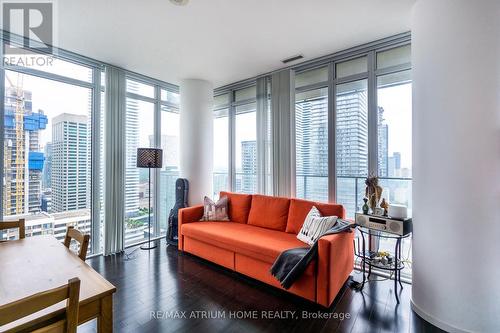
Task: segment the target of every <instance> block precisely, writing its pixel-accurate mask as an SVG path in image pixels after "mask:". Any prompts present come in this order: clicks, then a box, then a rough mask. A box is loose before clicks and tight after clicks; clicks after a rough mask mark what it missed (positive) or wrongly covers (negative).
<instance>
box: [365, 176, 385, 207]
mask: <svg viewBox="0 0 500 333" xmlns="http://www.w3.org/2000/svg"><path fill="white" fill-rule="evenodd" d="M365 184H366V190H365V197H367V198H368V200H369V201H368V202H369V204H368V206H369V207H370V208H371V210H372V212H374V211H375V208H377V206H378V203H379V202H380V197H381V196H382V187H380V186H379V185H378V177H368V178H366V180H365Z"/></svg>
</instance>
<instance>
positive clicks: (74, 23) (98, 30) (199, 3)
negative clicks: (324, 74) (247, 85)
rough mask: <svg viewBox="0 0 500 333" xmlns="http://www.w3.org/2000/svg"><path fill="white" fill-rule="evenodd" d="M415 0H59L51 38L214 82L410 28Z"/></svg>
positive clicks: (168, 74)
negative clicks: (176, 1)
mask: <svg viewBox="0 0 500 333" xmlns="http://www.w3.org/2000/svg"><path fill="white" fill-rule="evenodd" d="M414 2H415V0H302V1H298V0H190V2H189V4H188V5H187V6H185V7H181V6H175V5H173V4H171V3H170V1H169V0H142V1H141V0H59V1H58V3H57V6H58V12H59V15H58V16H57V17H58V18H59V19H58V26H59V29H58V32H59V33H58V45H59V46H60V47H62V48H64V49H66V50H69V51H73V52H76V53H79V54H83V55H86V56H89V57H91V58H94V59H97V60H101V61H104V62H107V63H111V64H114V65H117V66H120V67H123V68H126V69H129V70H132V71H135V72H138V73H141V74H145V75H148V76H151V77H154V78H157V79H161V80H164V81H167V82H171V83H175V84H178V83H179V80H180V79H183V78H199V79H206V80H209V81H212V82H213V84H214V86H215V87H218V86H221V85H224V84H228V83H231V82H234V81H238V80H242V79H245V78H248V77H252V76H255V75H258V74H261V73H265V72H268V71H271V70H275V69H278V68H280V67H283V66H284V65H283V64H282V63H281V60H282V59H284V58H287V57H289V56H292V55H296V54H299V53H300V54H303V55H304V56H305V59H304V60H308V59H312V58H315V57H318V56H322V55H325V54H329V53H333V52H336V51H340V50H343V49H346V48H349V47H352V46H356V45H359V44H362V43H366V42H369V41H373V40H376V39H379V38H383V37H387V36H390V35H394V34H397V33H400V32H404V31H408V30H409V29H410V11H411V6H412V5H413V3H414Z"/></svg>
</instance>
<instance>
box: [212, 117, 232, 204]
mask: <svg viewBox="0 0 500 333" xmlns="http://www.w3.org/2000/svg"><path fill="white" fill-rule="evenodd" d="M228 115H229V110H228V109H222V110H217V111H215V112H214V171H213V191H214V193H213V197H214V198H216V197H218V196H219V193H220V191H225V190H228V189H229V166H228V163H229V116H228Z"/></svg>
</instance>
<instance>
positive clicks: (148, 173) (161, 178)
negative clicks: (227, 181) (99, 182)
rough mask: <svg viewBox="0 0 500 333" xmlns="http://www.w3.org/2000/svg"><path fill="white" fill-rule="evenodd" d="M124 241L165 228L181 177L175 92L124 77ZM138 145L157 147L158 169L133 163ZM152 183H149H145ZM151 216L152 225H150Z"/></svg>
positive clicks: (177, 101) (153, 233) (146, 236)
mask: <svg viewBox="0 0 500 333" xmlns="http://www.w3.org/2000/svg"><path fill="white" fill-rule="evenodd" d="M126 82H127V98H126V118H125V123H126V125H125V127H126V129H125V132H126V134H125V136H126V139H125V155H126V157H125V158H126V162H125V221H124V223H125V245H126V246H127V245H131V244H136V243H139V242H141V241H144V240H146V239H147V238H148V235H149V234H151V236H159V235H162V234H165V233H166V232H167V222H168V215H169V213H170V210H171V209H172V208H173V206H174V204H175V181H176V179H177V178H178V177H179V94H178V93H177V92H173V91H169V90H166V89H161V90H160V88H159V87H158V86H157V85H156V84H155V83H154V82H142V81H139V80H138V79H135V78H131V77H129V78H127V81H126ZM137 148H161V149H162V150H163V156H162V168H161V169H151V170H149V169H147V168H137ZM149 182H151V188H150V186H149V184H150V183H149ZM149 219H151V228H149V227H148V226H149Z"/></svg>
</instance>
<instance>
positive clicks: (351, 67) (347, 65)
mask: <svg viewBox="0 0 500 333" xmlns="http://www.w3.org/2000/svg"><path fill="white" fill-rule="evenodd" d="M367 71H368V59H367V57H366V56H365V57H360V58H356V59H352V60H348V61H344V62H339V63H337V64H336V65H335V75H336V77H337V78H340V77H345V76H349V75H354V74H359V73H364V72H367Z"/></svg>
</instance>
